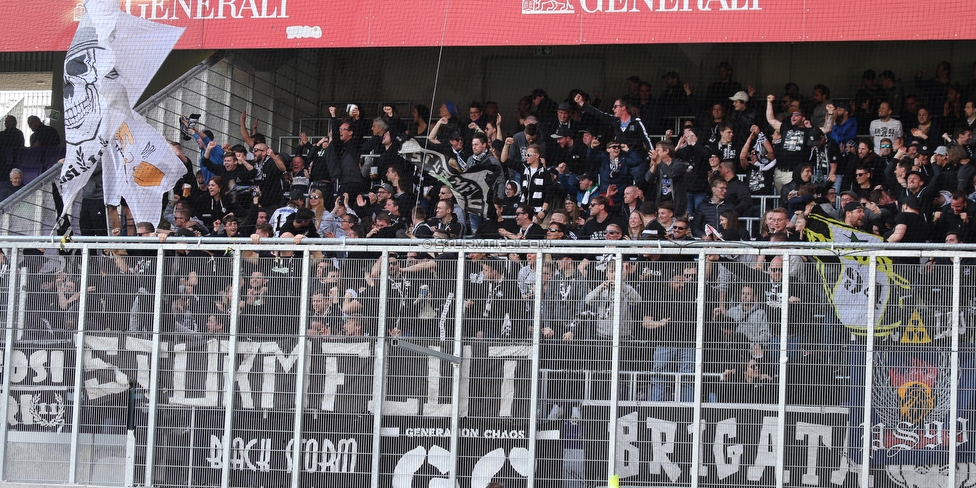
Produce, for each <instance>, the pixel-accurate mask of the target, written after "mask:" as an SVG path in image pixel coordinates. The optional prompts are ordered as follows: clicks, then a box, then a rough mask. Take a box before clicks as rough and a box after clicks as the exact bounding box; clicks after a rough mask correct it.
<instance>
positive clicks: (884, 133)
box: [868, 102, 905, 152]
mask: <svg viewBox="0 0 976 488" xmlns="http://www.w3.org/2000/svg"><path fill="white" fill-rule="evenodd" d="M868 130H869V132H870V134H871V137H873V138H874V147H875V148H876V149H875V152H878V151H877V148H880V147H881V139H882V138H884V137H887V138H889V139H891V140H895V138H896V137H902V136H904V135H905V131H904V130H903V128H902V125H901V121H900V120H898V119H893V118H891V104H889V103H888V102H881V104H880V105H878V118H876V119H874V120H872V121H871V126H870V128H869V129H868Z"/></svg>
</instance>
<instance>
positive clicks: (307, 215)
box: [295, 208, 315, 222]
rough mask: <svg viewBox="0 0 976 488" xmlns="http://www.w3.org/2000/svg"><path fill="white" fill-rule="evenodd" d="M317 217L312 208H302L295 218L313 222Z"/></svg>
mask: <svg viewBox="0 0 976 488" xmlns="http://www.w3.org/2000/svg"><path fill="white" fill-rule="evenodd" d="M314 218H315V212H313V211H312V209H310V208H300V209H298V211H297V212H295V220H305V221H309V222H311V221H312V219H314Z"/></svg>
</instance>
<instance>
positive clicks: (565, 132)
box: [550, 126, 573, 139]
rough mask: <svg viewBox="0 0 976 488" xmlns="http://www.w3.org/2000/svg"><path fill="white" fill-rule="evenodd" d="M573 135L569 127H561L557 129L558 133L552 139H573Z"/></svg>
mask: <svg viewBox="0 0 976 488" xmlns="http://www.w3.org/2000/svg"><path fill="white" fill-rule="evenodd" d="M572 135H573V133H572V132H571V131H570V130H569V128H568V127H562V126H560V127H559V128H558V129H556V133H555V134H553V135H552V136H550V137H552V138H553V139H561V138H563V137H572Z"/></svg>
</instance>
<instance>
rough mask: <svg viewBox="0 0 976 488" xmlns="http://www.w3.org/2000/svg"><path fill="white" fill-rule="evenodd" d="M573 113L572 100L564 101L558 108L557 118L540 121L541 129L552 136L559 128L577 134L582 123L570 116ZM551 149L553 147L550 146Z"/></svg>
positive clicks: (548, 135)
mask: <svg viewBox="0 0 976 488" xmlns="http://www.w3.org/2000/svg"><path fill="white" fill-rule="evenodd" d="M572 114H573V104H572V103H570V102H562V103H560V104H559V106H558V108H557V109H556V118H555V119H552V120H546V121H541V122H539V129H540V130H541V131H542V132H543V133H544V134H546V136H547V137H550V138H552V137H551V136H553V135H555V134H556V132H557V131H558V130H559V129H564V130H565V131H566V132H567V133H569V134H572V135H576V132H577V131H579V130H580V125H579V123H578V122H576V121H574V120H573V119H572V118H571V117H570V116H571V115H572ZM552 139H555V138H552ZM550 143H551V141H550ZM550 149H553V148H552V147H550Z"/></svg>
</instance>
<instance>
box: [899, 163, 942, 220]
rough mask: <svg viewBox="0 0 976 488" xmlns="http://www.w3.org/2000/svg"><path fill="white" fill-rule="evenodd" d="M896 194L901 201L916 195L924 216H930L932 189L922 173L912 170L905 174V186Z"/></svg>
mask: <svg viewBox="0 0 976 488" xmlns="http://www.w3.org/2000/svg"><path fill="white" fill-rule="evenodd" d="M895 196H896V197H897V198H898V201H899V202H904V201H905V199H906V198H907V197H915V198H917V199H918V201H919V205H920V209H921V214H922V217H925V218H926V219H927V218H928V215H929V208H930V207H931V206H932V199H933V198H934V197H933V196H932V189H931V188H930V187H928V186H925V180H924V178H923V177H922V173H919V172H918V171H910V172H909V173H908V174H907V175H906V176H905V187H904V188H902V189H901V191H896V192H895Z"/></svg>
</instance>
